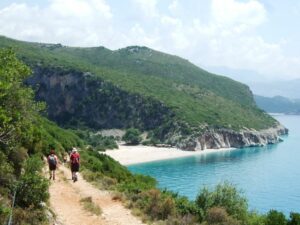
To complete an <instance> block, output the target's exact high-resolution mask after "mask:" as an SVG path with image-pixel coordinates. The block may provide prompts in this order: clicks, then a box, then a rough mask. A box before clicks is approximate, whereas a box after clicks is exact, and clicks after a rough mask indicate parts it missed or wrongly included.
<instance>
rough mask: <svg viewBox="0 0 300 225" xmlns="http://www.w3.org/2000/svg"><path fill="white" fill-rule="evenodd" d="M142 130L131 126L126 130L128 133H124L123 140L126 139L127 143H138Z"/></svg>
mask: <svg viewBox="0 0 300 225" xmlns="http://www.w3.org/2000/svg"><path fill="white" fill-rule="evenodd" d="M140 135H141V132H140V131H139V130H138V129H135V128H129V129H128V130H126V133H125V134H124V136H123V138H122V140H123V141H125V142H126V143H127V144H130V145H137V144H139V143H140V142H141V140H142V138H141V136H140Z"/></svg>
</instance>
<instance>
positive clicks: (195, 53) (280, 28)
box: [0, 0, 300, 80]
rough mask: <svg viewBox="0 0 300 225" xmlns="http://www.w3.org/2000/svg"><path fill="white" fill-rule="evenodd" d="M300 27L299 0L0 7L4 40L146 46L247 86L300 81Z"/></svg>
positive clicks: (33, 2) (71, 1) (27, 1)
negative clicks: (256, 82)
mask: <svg viewBox="0 0 300 225" xmlns="http://www.w3.org/2000/svg"><path fill="white" fill-rule="evenodd" d="M299 27H300V1H298V0H289V1H283V0H262V1H258V0H161V1H159V0H122V1H120V0H46V1H38V0H15V1H13V0H1V2H0V34H1V35H5V36H8V37H12V38H17V39H20V40H26V41H37V42H51V43H62V44H64V45H70V46H100V45H101V46H105V47H108V48H110V49H118V48H122V47H125V46H128V45H144V46H148V47H151V48H154V49H156V50H160V51H164V52H167V53H170V54H176V55H179V56H181V57H184V58H187V59H188V60H190V61H191V62H193V63H195V64H196V65H199V66H201V67H203V68H206V69H208V70H210V71H213V72H220V71H227V73H230V71H232V73H234V71H235V73H238V74H240V76H244V78H245V79H247V80H251V79H252V80H254V79H256V80H257V79H262V80H291V79H300V43H299V40H300V31H299ZM220 68H222V69H220ZM224 68H225V69H224ZM237 71H238V72H237ZM243 71H246V72H245V73H243ZM249 71H250V72H249ZM251 71H252V72H251ZM240 80H243V79H240Z"/></svg>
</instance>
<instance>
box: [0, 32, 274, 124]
mask: <svg viewBox="0 0 300 225" xmlns="http://www.w3.org/2000/svg"><path fill="white" fill-rule="evenodd" d="M0 47H12V48H13V49H14V50H15V51H16V52H17V55H18V57H19V58H20V59H22V60H23V61H24V62H26V63H27V64H29V65H30V66H31V67H32V68H34V67H43V68H45V67H47V68H62V69H65V70H70V69H72V70H76V71H82V72H90V73H92V74H93V75H95V76H96V78H95V77H94V79H97V78H99V79H101V80H103V81H105V82H108V83H111V84H112V85H114V86H115V87H117V88H119V89H120V90H123V91H126V92H128V93H130V94H137V95H139V96H142V97H146V98H150V99H153V100H155V101H158V102H160V103H162V104H163V105H165V106H166V107H168V108H169V109H170V110H171V111H172V112H174V115H175V117H174V120H176V121H179V122H182V123H185V124H188V126H190V127H196V128H197V127H199V126H200V125H208V126H212V127H225V128H232V129H235V130H239V129H241V128H244V127H247V128H255V129H264V128H267V127H270V126H273V125H274V124H275V123H276V121H275V120H274V119H272V118H271V117H270V116H268V115H266V114H265V113H263V112H262V111H261V110H260V109H258V108H257V107H256V105H255V103H254V100H253V96H252V93H251V91H250V90H249V88H248V87H247V86H246V85H244V84H241V83H239V82H236V81H233V80H231V79H229V78H226V77H222V76H217V75H214V74H211V73H209V72H207V71H205V70H202V69H200V68H198V67H197V66H195V65H193V64H191V63H190V62H188V61H187V60H184V59H181V58H179V57H177V56H172V55H168V54H165V53H161V52H158V51H155V50H152V49H149V48H146V47H138V46H133V47H127V48H124V49H120V50H116V51H111V50H109V49H106V48H104V47H95V48H74V47H65V46H62V45H60V44H56V45H55V44H39V43H28V42H21V41H16V40H12V39H8V38H5V37H0Z"/></svg>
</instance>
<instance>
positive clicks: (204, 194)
mask: <svg viewBox="0 0 300 225" xmlns="http://www.w3.org/2000/svg"><path fill="white" fill-rule="evenodd" d="M196 204H197V205H198V206H199V207H200V208H201V209H203V211H204V212H206V213H207V212H208V210H209V209H210V208H213V207H221V208H224V209H225V210H226V212H227V213H228V214H229V215H230V216H232V217H233V218H236V219H238V220H242V221H244V220H245V219H246V217H247V210H248V204H247V199H246V198H245V197H244V196H242V195H241V193H240V192H239V191H238V190H237V189H236V187H235V186H233V185H232V184H230V183H227V182H225V183H222V184H218V185H217V186H216V187H215V189H214V190H209V189H208V188H206V187H204V188H203V189H202V190H201V191H200V193H199V195H198V196H197V198H196Z"/></svg>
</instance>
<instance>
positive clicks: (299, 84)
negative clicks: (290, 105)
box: [248, 79, 300, 99]
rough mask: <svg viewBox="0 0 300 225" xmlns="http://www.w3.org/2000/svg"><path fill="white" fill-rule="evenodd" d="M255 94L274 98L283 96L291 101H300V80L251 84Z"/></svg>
mask: <svg viewBox="0 0 300 225" xmlns="http://www.w3.org/2000/svg"><path fill="white" fill-rule="evenodd" d="M248 84H249V85H250V87H251V90H252V91H253V93H255V94H258V95H262V96H267V97H273V96H283V97H286V98H290V99H300V91H299V90H300V79H295V80H290V81H276V82H249V83H248Z"/></svg>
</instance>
